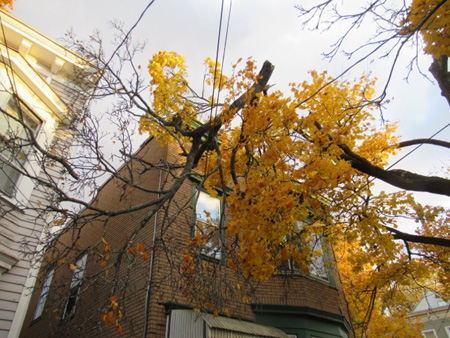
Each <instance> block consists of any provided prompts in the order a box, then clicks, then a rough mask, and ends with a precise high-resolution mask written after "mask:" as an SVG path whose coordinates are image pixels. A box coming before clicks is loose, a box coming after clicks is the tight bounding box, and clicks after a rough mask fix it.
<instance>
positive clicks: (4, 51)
mask: <svg viewBox="0 0 450 338" xmlns="http://www.w3.org/2000/svg"><path fill="white" fill-rule="evenodd" d="M0 61H3V63H4V64H6V65H8V66H10V68H11V69H12V71H13V72H14V74H16V75H17V76H19V77H20V78H21V80H22V81H23V82H24V83H25V84H26V85H27V86H28V87H29V89H30V91H31V92H33V93H35V94H36V95H37V96H38V97H39V98H40V99H41V100H42V102H44V103H45V104H46V105H47V106H48V107H49V109H50V110H51V112H52V114H53V115H55V116H56V117H58V119H59V120H61V121H62V122H65V123H68V122H69V120H70V115H71V114H73V112H72V111H71V109H70V108H69V107H68V106H67V105H66V103H65V102H64V101H63V100H62V99H61V98H60V97H59V96H58V94H56V92H55V91H54V90H53V88H52V87H51V86H50V85H49V84H48V83H47V82H46V81H45V80H44V79H43V78H42V77H41V76H40V75H39V73H38V72H36V70H35V69H34V68H33V67H32V66H31V65H30V64H29V63H28V62H27V61H26V60H25V59H24V58H23V57H22V55H20V54H19V53H18V52H16V51H13V50H10V49H8V48H7V47H5V46H3V45H0ZM18 94H19V96H20V93H18Z"/></svg>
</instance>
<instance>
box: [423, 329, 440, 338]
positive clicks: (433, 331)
mask: <svg viewBox="0 0 450 338" xmlns="http://www.w3.org/2000/svg"><path fill="white" fill-rule="evenodd" d="M427 333H432V334H433V335H434V338H438V336H437V334H436V330H435V329H427V330H422V336H423V337H424V338H428V337H427V336H426V335H425V334H427Z"/></svg>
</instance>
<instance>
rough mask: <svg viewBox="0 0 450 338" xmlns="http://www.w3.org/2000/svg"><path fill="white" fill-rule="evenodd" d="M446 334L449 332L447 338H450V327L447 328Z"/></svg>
mask: <svg viewBox="0 0 450 338" xmlns="http://www.w3.org/2000/svg"><path fill="white" fill-rule="evenodd" d="M445 332H447V336H448V338H450V326H446V327H445Z"/></svg>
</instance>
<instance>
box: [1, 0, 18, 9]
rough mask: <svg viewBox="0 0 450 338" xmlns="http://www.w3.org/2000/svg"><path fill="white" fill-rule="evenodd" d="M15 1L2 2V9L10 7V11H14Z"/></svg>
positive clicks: (3, 0)
mask: <svg viewBox="0 0 450 338" xmlns="http://www.w3.org/2000/svg"><path fill="white" fill-rule="evenodd" d="M14 1H15V0H0V8H1V9H6V7H8V8H9V9H13V3H14Z"/></svg>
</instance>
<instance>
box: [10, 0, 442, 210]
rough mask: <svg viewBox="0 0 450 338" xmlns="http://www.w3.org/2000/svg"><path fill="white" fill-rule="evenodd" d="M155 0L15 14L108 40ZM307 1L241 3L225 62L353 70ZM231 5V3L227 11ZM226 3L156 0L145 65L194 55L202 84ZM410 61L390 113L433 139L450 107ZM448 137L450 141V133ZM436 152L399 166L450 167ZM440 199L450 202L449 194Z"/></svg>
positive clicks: (410, 132)
mask: <svg viewBox="0 0 450 338" xmlns="http://www.w3.org/2000/svg"><path fill="white" fill-rule="evenodd" d="M148 2H149V1H144V0H134V1H119V0H77V1H68V0H39V1H36V0H17V2H16V4H15V10H14V11H13V12H12V13H13V14H14V15H16V16H17V17H18V18H19V19H21V20H23V21H24V22H26V23H27V24H29V25H30V26H32V27H34V28H36V29H38V30H40V31H41V32H43V33H45V34H46V35H48V36H50V37H52V38H54V39H57V40H58V39H59V38H61V37H63V35H64V33H65V32H66V31H67V30H69V29H73V31H74V32H76V33H77V35H78V36H79V37H80V38H82V39H85V38H87V37H88V36H89V34H91V33H92V32H93V31H94V30H96V29H98V30H100V31H101V33H102V35H104V36H105V38H104V41H105V42H107V41H110V40H111V39H113V35H112V33H111V30H110V29H109V24H108V22H110V21H112V20H120V21H122V22H123V23H124V27H125V29H126V28H128V27H131V26H132V25H133V24H134V22H135V21H136V20H137V18H138V17H139V15H140V14H141V12H142V10H143V9H144V8H145V6H146V5H147V4H148ZM304 2H305V1H304V0H234V1H233V6H232V11H231V20H230V31H229V36H228V42H227V49H226V60H225V65H226V66H229V65H230V64H231V63H233V62H235V61H236V60H237V59H238V58H240V57H243V58H246V57H249V56H252V57H253V58H254V59H255V60H257V61H259V62H260V64H262V62H263V61H264V60H269V61H271V62H272V63H273V64H274V65H275V67H276V68H275V72H274V75H273V77H272V79H271V81H270V82H271V83H273V84H275V85H276V88H279V89H285V88H286V86H287V84H288V83H289V82H301V81H303V80H305V79H307V71H308V70H310V69H316V70H328V71H329V72H330V73H331V74H333V75H336V74H338V73H339V72H340V71H342V70H343V69H345V68H346V67H347V66H348V65H349V62H348V61H346V60H345V58H343V57H341V58H339V59H337V60H336V61H334V62H333V63H331V64H330V63H328V61H326V60H323V57H322V56H321V53H322V52H324V51H326V50H327V49H328V48H329V46H330V44H331V43H332V42H333V41H334V39H335V38H336V37H337V36H339V34H341V33H342V32H341V31H339V29H334V30H332V31H331V32H328V33H327V34H319V32H310V31H307V30H302V27H301V22H300V19H299V18H298V14H299V13H298V11H297V10H296V9H295V8H294V6H295V5H296V4H299V3H304ZM229 3H230V2H229V0H225V12H226V13H225V14H227V12H228V6H229ZM130 4H132V5H130ZM220 7H221V1H220V0H189V1H188V0H156V1H155V3H154V4H153V6H152V7H151V8H150V10H149V11H148V12H147V13H146V15H145V17H144V18H143V20H142V22H141V23H140V25H139V26H138V28H137V29H136V31H135V33H134V37H135V38H138V39H141V40H145V41H147V49H146V52H145V55H143V56H142V63H144V64H143V66H146V62H147V60H148V59H149V58H150V57H151V55H152V54H153V53H156V52H158V51H159V50H173V51H176V52H178V53H180V54H183V55H184V56H185V57H186V59H187V64H188V66H189V74H190V79H191V81H192V82H191V84H192V85H193V87H194V88H200V87H201V79H202V76H203V72H204V67H203V60H204V59H205V58H206V57H212V58H213V57H214V55H215V50H216V43H217V34H218V26H219V15H220ZM225 18H226V17H225ZM372 34H373V32H372V31H371V27H365V28H364V29H361V30H360V31H358V33H357V35H356V36H354V37H353V38H352V39H353V40H352V42H353V41H355V42H357V41H358V39H360V38H365V37H366V36H368V35H372ZM412 55H413V54H411V53H409V52H408V51H406V52H405V54H404V55H403V60H410V58H411V56H412ZM421 62H422V63H421V66H422V70H423V71H424V72H427V69H428V66H429V59H427V58H422V59H421ZM405 66H406V63H403V64H400V65H399V67H398V69H397V70H396V72H395V74H394V75H395V80H394V82H393V83H392V84H391V86H390V87H389V92H388V97H389V98H392V99H393V100H392V103H391V104H390V105H389V106H388V109H387V110H386V111H385V117H386V118H387V119H389V120H392V121H395V120H401V123H400V130H399V131H400V134H401V135H404V137H403V139H404V140H406V139H411V138H419V137H420V138H425V137H429V136H431V135H432V134H433V133H435V132H436V131H437V130H438V129H440V128H441V127H442V126H444V125H446V124H447V123H449V122H450V114H449V107H448V105H447V104H446V102H445V101H444V99H443V98H442V97H441V96H440V91H439V89H438V87H437V86H436V85H434V84H433V83H432V82H430V81H429V80H427V79H425V78H424V77H423V76H422V75H420V74H419V73H418V72H417V71H415V72H414V73H413V74H411V76H410V79H409V82H406V81H405V80H404V79H403V78H404V77H405V76H406V75H407V72H406V70H405ZM387 67H388V65H387V64H386V63H385V61H382V60H375V61H374V62H373V63H372V62H365V63H363V64H362V65H361V67H359V69H358V70H356V71H355V72H353V73H352V74H351V75H350V76H349V78H355V77H357V76H359V75H360V74H361V72H362V71H366V72H373V73H375V75H376V76H378V77H380V78H383V75H385V73H386V69H387ZM440 138H441V139H445V140H449V139H450V130H449V131H448V132H446V133H443V134H442V136H441V137H440ZM432 154H433V152H431V151H430V148H427V147H426V146H424V147H422V149H420V150H419V151H416V152H415V153H414V154H413V155H411V156H409V157H408V159H407V160H405V161H403V162H402V163H401V164H400V165H398V166H397V168H403V169H409V170H416V169H417V170H420V171H421V172H422V173H424V174H429V173H430V172H431V171H432V170H434V169H438V168H440V167H442V166H447V165H448V161H449V155H450V154H449V152H446V151H443V150H440V151H439V152H437V153H435V154H434V155H433V156H432ZM431 156H432V157H431ZM440 202H441V203H444V202H443V201H442V199H441V201H440ZM445 203H447V202H445ZM449 206H450V204H449Z"/></svg>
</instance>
